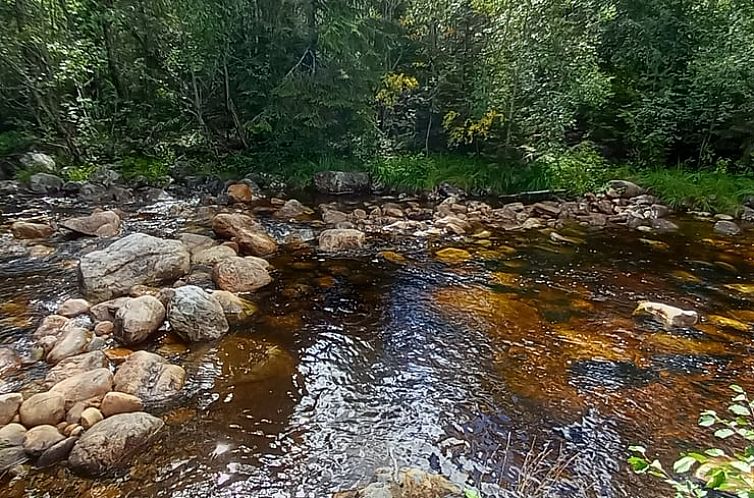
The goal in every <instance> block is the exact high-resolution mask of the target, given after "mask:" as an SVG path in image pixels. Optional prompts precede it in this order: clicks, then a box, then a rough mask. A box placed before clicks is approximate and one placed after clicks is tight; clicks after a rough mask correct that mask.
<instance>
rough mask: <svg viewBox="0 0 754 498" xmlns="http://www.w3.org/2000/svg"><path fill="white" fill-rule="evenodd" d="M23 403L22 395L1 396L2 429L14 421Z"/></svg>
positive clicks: (0, 423)
mask: <svg viewBox="0 0 754 498" xmlns="http://www.w3.org/2000/svg"><path fill="white" fill-rule="evenodd" d="M23 401H24V397H23V395H22V394H21V393H9V394H0V427H1V426H3V425H6V424H9V423H10V422H11V421H12V420H13V417H15V416H16V414H17V413H18V409H19V408H20V407H21V403H23ZM0 446H1V445H0Z"/></svg>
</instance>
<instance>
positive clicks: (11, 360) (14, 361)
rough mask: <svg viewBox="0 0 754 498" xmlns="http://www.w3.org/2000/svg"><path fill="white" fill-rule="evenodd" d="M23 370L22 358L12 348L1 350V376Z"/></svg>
mask: <svg viewBox="0 0 754 498" xmlns="http://www.w3.org/2000/svg"><path fill="white" fill-rule="evenodd" d="M19 368H21V358H19V357H18V355H17V354H16V352H15V351H13V350H12V349H10V348H0V376H3V375H7V374H9V373H12V372H15V371H16V370H18V369H19Z"/></svg>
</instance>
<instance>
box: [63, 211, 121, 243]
mask: <svg viewBox="0 0 754 498" xmlns="http://www.w3.org/2000/svg"><path fill="white" fill-rule="evenodd" d="M120 223H121V221H120V216H118V214H117V213H115V212H114V211H100V212H98V213H93V214H91V215H89V216H81V217H78V218H70V219H67V220H65V221H63V222H62V223H61V224H60V226H62V227H63V228H66V229H68V230H70V231H72V232H74V233H78V234H81V235H88V236H90V237H115V236H116V235H118V233H120Z"/></svg>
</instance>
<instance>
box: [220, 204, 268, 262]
mask: <svg viewBox="0 0 754 498" xmlns="http://www.w3.org/2000/svg"><path fill="white" fill-rule="evenodd" d="M212 229H213V230H214V231H215V233H216V234H217V235H218V236H220V237H225V238H229V239H233V240H234V241H235V242H236V243H238V247H239V249H240V251H241V252H242V253H243V254H251V255H252V256H260V257H265V256H270V255H272V254H274V253H275V252H276V251H277V242H275V239H273V238H272V237H270V235H269V234H268V233H267V231H266V230H265V229H264V227H263V226H262V225H261V224H260V223H257V222H256V221H255V220H254V219H253V218H251V217H249V216H246V215H243V214H227V213H222V214H218V215H217V216H215V217H214V219H213V220H212Z"/></svg>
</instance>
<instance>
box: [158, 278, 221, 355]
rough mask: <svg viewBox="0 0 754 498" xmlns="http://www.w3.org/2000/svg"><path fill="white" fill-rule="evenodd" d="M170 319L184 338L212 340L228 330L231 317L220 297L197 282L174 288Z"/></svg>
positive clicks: (171, 323)
mask: <svg viewBox="0 0 754 498" xmlns="http://www.w3.org/2000/svg"><path fill="white" fill-rule="evenodd" d="M168 322H169V323H170V326H171V328H172V330H173V331H174V332H175V333H176V334H178V335H179V336H180V337H181V338H183V339H185V340H187V341H191V342H201V341H211V340H214V339H218V338H220V337H222V336H223V335H225V334H226V333H227V332H228V328H229V327H228V321H227V320H226V319H225V313H224V312H223V307H222V305H220V303H219V302H218V300H217V299H216V298H215V297H214V296H213V295H212V294H208V293H207V292H205V291H204V290H202V289H201V288H199V287H196V286H194V285H186V286H183V287H179V288H177V289H175V290H174V291H173V297H172V299H171V300H170V303H169V305H168Z"/></svg>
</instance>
